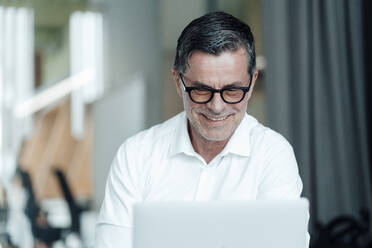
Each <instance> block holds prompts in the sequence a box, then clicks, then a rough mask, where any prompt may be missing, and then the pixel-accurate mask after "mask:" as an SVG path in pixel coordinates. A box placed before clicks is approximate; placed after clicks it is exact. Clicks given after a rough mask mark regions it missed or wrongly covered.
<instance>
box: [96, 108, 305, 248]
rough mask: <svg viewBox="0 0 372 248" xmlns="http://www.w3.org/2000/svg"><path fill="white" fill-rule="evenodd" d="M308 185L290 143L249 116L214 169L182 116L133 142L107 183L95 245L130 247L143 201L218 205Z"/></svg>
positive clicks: (292, 193) (288, 194)
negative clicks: (135, 217) (134, 219)
mask: <svg viewBox="0 0 372 248" xmlns="http://www.w3.org/2000/svg"><path fill="white" fill-rule="evenodd" d="M301 191H302V181H301V178H300V176H299V173H298V168H297V162H296V159H295V156H294V153H293V149H292V147H291V145H290V144H289V143H288V142H287V141H286V140H285V139H284V138H283V137H282V136H281V135H280V134H278V133H276V132H274V131H273V130H271V129H269V128H267V127H264V126H263V125H261V124H260V123H258V121H257V120H256V119H255V118H253V117H252V116H250V115H248V114H246V115H245V116H244V118H243V120H242V122H241V123H240V125H239V126H238V128H237V129H236V130H235V132H234V134H233V136H232V137H231V139H230V140H229V142H228V143H227V145H226V146H225V148H224V149H223V150H222V151H221V153H220V154H218V155H217V156H216V157H215V158H214V159H213V160H212V161H211V162H210V163H209V164H207V163H206V162H205V161H204V159H203V158H202V157H201V156H200V155H199V154H197V153H196V152H195V151H194V149H193V147H192V145H191V142H190V138H189V134H188V131H187V118H186V114H185V112H182V113H180V114H178V115H176V116H175V117H173V118H171V119H169V120H168V121H166V122H164V123H162V124H160V125H156V126H154V127H152V128H150V129H148V130H145V131H143V132H140V133H138V134H136V135H135V136H133V137H131V138H129V139H127V140H126V141H125V142H124V143H123V144H122V145H121V146H120V148H119V150H118V152H117V155H116V157H115V159H114V161H113V163H112V165H111V170H110V173H109V176H108V179H107V185H106V192H105V198H104V201H103V205H102V208H101V211H100V215H99V218H98V223H97V229H96V247H110V248H115V247H130V246H131V240H130V238H131V233H130V232H131V225H132V205H133V204H134V203H135V202H138V201H214V200H242V201H243V200H252V199H288V198H298V197H300V194H301Z"/></svg>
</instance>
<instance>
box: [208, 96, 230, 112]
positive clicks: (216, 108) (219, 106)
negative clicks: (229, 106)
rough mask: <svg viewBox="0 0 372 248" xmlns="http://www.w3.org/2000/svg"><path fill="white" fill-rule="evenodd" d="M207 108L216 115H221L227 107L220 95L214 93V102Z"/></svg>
mask: <svg viewBox="0 0 372 248" xmlns="http://www.w3.org/2000/svg"><path fill="white" fill-rule="evenodd" d="M207 107H208V108H209V109H211V110H212V111H213V112H215V113H221V112H223V110H224V109H225V107H226V103H225V102H224V101H223V100H222V97H221V94H220V93H214V95H213V98H212V100H210V102H208V103H207Z"/></svg>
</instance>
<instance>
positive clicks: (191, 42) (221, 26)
mask: <svg viewBox="0 0 372 248" xmlns="http://www.w3.org/2000/svg"><path fill="white" fill-rule="evenodd" d="M241 47H244V48H245V49H246V52H247V55H248V68H247V69H248V73H249V74H250V75H253V72H254V70H255V68H256V52H255V46H254V38H253V34H252V32H251V29H250V28H249V26H248V25H247V24H245V23H243V22H242V21H240V20H239V19H237V18H235V17H234V16H232V15H230V14H227V13H224V12H211V13H208V14H206V15H203V16H201V17H199V18H197V19H195V20H193V21H192V22H191V23H189V24H188V25H187V26H186V28H185V29H184V30H183V31H182V33H181V35H180V37H179V38H178V41H177V52H176V57H175V61H174V69H175V70H176V71H178V72H180V73H185V72H186V70H187V69H188V67H189V63H188V62H189V58H190V57H191V55H192V53H193V52H194V51H201V52H206V53H209V54H214V55H219V54H220V53H222V52H224V51H236V50H238V49H239V48H241Z"/></svg>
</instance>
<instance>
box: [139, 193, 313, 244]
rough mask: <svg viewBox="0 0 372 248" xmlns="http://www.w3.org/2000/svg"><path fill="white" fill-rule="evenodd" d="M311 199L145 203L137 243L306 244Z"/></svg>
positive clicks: (141, 207)
mask: <svg viewBox="0 0 372 248" xmlns="http://www.w3.org/2000/svg"><path fill="white" fill-rule="evenodd" d="M308 208H309V203H308V201H307V200H306V199H305V198H301V199H295V200H257V201H247V202H219V201H215V202H144V203H138V204H135V205H134V209H133V211H134V215H133V247H134V248H176V247H177V248H243V247H244V248H247V247H253V248H302V247H306V246H307V224H308V217H309V215H308Z"/></svg>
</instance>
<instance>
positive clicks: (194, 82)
mask: <svg viewBox="0 0 372 248" xmlns="http://www.w3.org/2000/svg"><path fill="white" fill-rule="evenodd" d="M190 84H191V85H192V86H195V87H198V86H200V87H206V88H213V87H211V86H209V85H207V84H205V83H203V82H199V81H192V82H190ZM242 85H243V83H242V82H240V81H236V82H232V83H230V84H228V85H225V86H224V87H223V88H226V87H231V86H242Z"/></svg>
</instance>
